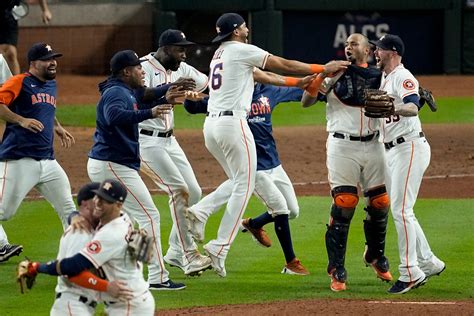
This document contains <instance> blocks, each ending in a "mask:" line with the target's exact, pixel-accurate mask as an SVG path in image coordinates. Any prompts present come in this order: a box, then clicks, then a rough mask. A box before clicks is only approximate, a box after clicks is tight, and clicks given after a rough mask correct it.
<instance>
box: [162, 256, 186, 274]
mask: <svg viewBox="0 0 474 316" xmlns="http://www.w3.org/2000/svg"><path fill="white" fill-rule="evenodd" d="M163 260H164V261H165V262H166V263H167V264H168V265H169V266H170V267H175V268H180V269H181V270H183V271H185V269H186V266H185V265H184V264H183V262H182V260H180V259H178V258H176V257H173V256H171V255H169V254H168V253H167V254H166V255H165V256H164V257H163Z"/></svg>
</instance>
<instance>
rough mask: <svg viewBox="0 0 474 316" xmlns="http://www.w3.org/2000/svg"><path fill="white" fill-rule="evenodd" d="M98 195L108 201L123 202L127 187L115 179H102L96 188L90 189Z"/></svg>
mask: <svg viewBox="0 0 474 316" xmlns="http://www.w3.org/2000/svg"><path fill="white" fill-rule="evenodd" d="M92 192H94V193H95V194H96V195H97V196H98V197H100V198H102V199H104V200H106V201H107V202H110V203H115V202H123V201H125V198H126V197H127V189H126V188H125V186H124V185H123V184H122V183H120V182H119V181H117V180H114V179H107V180H104V181H102V183H101V184H100V187H99V188H98V189H97V190H92Z"/></svg>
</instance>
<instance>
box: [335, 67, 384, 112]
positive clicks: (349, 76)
mask: <svg viewBox="0 0 474 316" xmlns="http://www.w3.org/2000/svg"><path fill="white" fill-rule="evenodd" d="M381 78H382V72H381V71H380V70H379V69H377V68H376V67H374V66H369V67H367V68H364V67H359V66H355V65H349V66H348V67H347V69H346V71H345V72H344V74H343V75H342V76H341V77H340V78H339V80H337V82H336V83H335V84H334V86H333V89H334V94H335V95H336V96H337V97H338V99H339V100H341V101H342V102H343V103H344V104H346V105H350V106H364V104H365V102H364V90H365V89H378V88H379V87H380V81H381ZM328 92H329V91H328Z"/></svg>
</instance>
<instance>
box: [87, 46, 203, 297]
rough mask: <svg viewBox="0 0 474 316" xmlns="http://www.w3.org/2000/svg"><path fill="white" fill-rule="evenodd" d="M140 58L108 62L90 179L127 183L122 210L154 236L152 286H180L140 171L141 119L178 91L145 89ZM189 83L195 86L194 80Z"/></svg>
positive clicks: (123, 55)
mask: <svg viewBox="0 0 474 316" xmlns="http://www.w3.org/2000/svg"><path fill="white" fill-rule="evenodd" d="M142 61H143V60H140V59H139V58H138V56H137V54H136V53H135V52H134V51H131V50H124V51H119V52H117V53H116V54H115V55H114V56H113V57H112V59H111V61H110V65H111V70H112V76H111V77H109V78H108V79H107V80H105V81H104V82H102V83H100V84H99V90H100V92H101V98H100V100H99V103H98V105H97V119H96V123H97V127H96V131H95V134H94V144H93V146H92V149H91V151H90V153H89V160H88V162H87V173H88V174H89V178H90V179H91V180H92V181H96V182H99V181H103V180H104V179H108V178H114V179H117V180H118V181H120V182H121V183H122V184H124V185H125V187H126V188H127V191H128V192H129V194H130V197H129V198H128V199H127V200H126V201H125V202H124V211H125V212H127V213H128V214H129V215H130V216H131V217H132V218H133V219H134V220H136V221H137V222H138V224H139V225H140V228H142V229H144V230H146V231H147V233H148V235H149V236H152V237H153V238H154V239H155V243H154V254H153V258H152V261H151V263H150V264H149V265H148V282H149V283H150V288H151V289H156V290H180V289H184V288H185V285H184V284H181V283H174V282H172V281H171V280H170V279H169V273H168V271H167V270H166V268H165V266H164V263H163V258H162V254H161V237H160V214H159V212H158V209H157V208H156V206H155V204H154V202H153V199H152V197H151V195H150V192H149V191H148V189H147V187H146V186H145V183H144V182H143V180H142V179H141V177H140V175H139V173H138V171H139V169H140V150H139V144H138V123H139V122H141V121H144V120H147V119H151V118H155V117H158V116H159V115H163V114H166V113H167V112H168V111H169V110H170V108H171V107H170V106H169V105H161V106H154V103H155V102H158V103H161V104H163V103H173V102H174V98H173V95H175V94H174V93H175V92H174V91H175V90H177V89H175V87H174V88H170V85H165V86H162V87H158V88H148V89H144V88H143V79H144V76H145V72H144V71H143V70H142V66H141V65H140V63H141V62H142ZM184 84H186V82H184ZM184 84H183V85H184ZM190 86H191V87H194V84H192V85H190ZM165 93H166V95H165ZM176 95H177V96H179V95H182V93H181V94H180V93H176ZM145 101H150V102H152V103H146V102H145Z"/></svg>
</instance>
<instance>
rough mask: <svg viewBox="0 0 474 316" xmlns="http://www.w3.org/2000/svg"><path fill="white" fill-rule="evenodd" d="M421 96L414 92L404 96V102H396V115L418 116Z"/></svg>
mask: <svg viewBox="0 0 474 316" xmlns="http://www.w3.org/2000/svg"><path fill="white" fill-rule="evenodd" d="M420 108H421V105H420V97H419V96H418V95H417V94H416V93H414V94H410V95H408V96H406V97H404V98H403V103H401V104H395V113H394V114H396V115H401V116H417V115H418V111H419V110H420Z"/></svg>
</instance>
